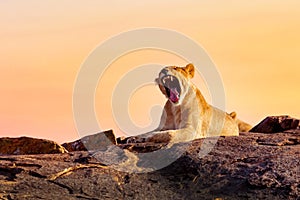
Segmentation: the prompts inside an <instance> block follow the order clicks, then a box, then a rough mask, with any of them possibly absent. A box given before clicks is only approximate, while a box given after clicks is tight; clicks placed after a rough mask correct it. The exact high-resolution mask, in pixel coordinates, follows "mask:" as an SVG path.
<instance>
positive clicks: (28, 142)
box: [0, 137, 67, 155]
mask: <svg viewBox="0 0 300 200" xmlns="http://www.w3.org/2000/svg"><path fill="white" fill-rule="evenodd" d="M66 152H67V151H66V149H65V148H64V147H62V146H61V145H59V144H57V143H56V142H53V141H51V140H45V139H37V138H30V137H19V138H8V137H4V138H0V155H25V154H54V153H66Z"/></svg>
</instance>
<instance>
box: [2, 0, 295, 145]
mask: <svg viewBox="0 0 300 200" xmlns="http://www.w3.org/2000/svg"><path fill="white" fill-rule="evenodd" d="M0 25H1V29H0V44H1V45H0V55H1V57H0V83H1V84H0V97H1V98H0V137H18V136H29V137H38V138H45V139H51V140H54V141H57V142H59V143H62V142H66V141H72V140H75V139H78V138H80V137H81V136H82V135H81V134H82V133H79V132H78V131H77V129H76V123H75V122H74V117H73V110H72V102H73V100H72V98H73V90H74V84H75V81H76V77H77V75H78V73H79V71H80V69H81V65H82V64H83V63H84V61H85V59H86V58H87V57H88V56H89V55H90V53H91V52H92V51H93V50H94V49H95V48H96V47H97V46H99V45H100V44H101V43H102V42H104V41H106V40H107V39H109V38H111V37H112V36H114V35H117V34H120V33H122V32H126V31H130V30H133V29H139V28H145V27H157V28H161V29H169V30H174V31H177V32H179V33H181V34H184V35H186V36H187V37H189V38H191V39H193V40H194V41H196V42H197V43H198V44H199V45H201V46H202V47H203V48H204V49H205V51H206V52H207V53H208V55H209V56H210V58H211V59H212V60H213V62H214V63H215V65H216V67H217V69H218V71H219V74H220V75H221V77H222V81H223V85H224V89H225V94H226V111H227V112H231V111H236V112H237V114H238V117H239V118H240V119H242V120H244V121H247V122H249V123H250V124H252V125H255V124H257V123H258V122H260V121H261V120H262V119H263V118H265V117H266V116H269V115H290V116H293V117H296V118H300V112H299V111H300V104H299V102H300V93H299V86H300V59H299V56H300V37H299V35H300V1H298V0H287V1H280V0H264V1H261V0H253V1H246V0H230V1H223V0H210V1H203V0H194V1H192V0H187V1H179V0H172V1H171V0H165V1H158V0H152V1H136V0H131V1H127V0H112V1H101V0H100V1H93V0H89V1H79V0H72V1H71V0H59V1H57V0H56V1H55V0H51V1H50V0H44V1H38V0H27V1H21V0H19V1H17V0H11V1H8V0H3V1H1V2H0ZM99 59H101V58H99ZM186 62H187V61H186V60H184V59H182V58H180V57H178V56H176V55H174V54H171V53H167V52H163V51H158V50H140V51H136V52H132V53H129V54H127V55H124V56H122V57H120V58H119V59H117V60H116V61H115V62H113V63H112V64H111V65H110V66H109V69H108V70H107V71H106V73H105V74H104V76H103V77H102V78H101V79H99V84H98V87H97V90H96V94H95V112H96V115H97V118H98V121H99V123H101V130H106V129H113V130H114V131H115V133H116V135H119V136H120V135H123V134H124V133H123V132H122V130H121V129H122V127H118V125H117V124H116V122H115V120H114V116H113V114H112V106H111V98H112V90H113V88H114V86H115V85H116V84H117V83H118V80H119V79H120V78H122V76H124V74H126V73H127V72H128V71H130V70H132V69H134V68H136V67H138V66H141V65H145V64H149V63H159V64H161V65H178V66H184V65H185V64H187V63H186ZM191 62H192V61H191ZM198 67H199V69H201V67H203V66H198ZM200 73H201V72H200ZM148 76H153V77H154V78H155V76H156V74H151V75H148ZM194 82H195V84H197V85H198V87H199V88H200V89H201V91H202V92H203V94H204V96H205V97H206V98H207V99H208V101H210V92H209V91H208V89H207V87H206V86H205V82H203V77H201V75H197V77H196V78H195V80H194ZM165 101H166V100H165V98H164V97H163V96H162V95H161V94H160V92H159V90H158V89H157V87H156V86H155V85H154V84H153V85H147V86H144V87H141V88H140V89H139V90H137V91H135V92H134V93H133V94H132V96H131V99H130V101H129V103H128V105H127V104H124V105H123V106H128V112H129V114H130V116H131V119H132V120H133V121H134V123H136V124H137V125H139V126H141V127H147V126H148V125H149V124H151V118H150V117H149V115H150V114H149V112H150V110H151V107H152V106H153V105H163V104H164V102H165ZM126 102H127V100H126ZM121 114H122V113H120V115H121ZM156 114H157V113H156ZM151 116H152V115H151ZM159 117H160V116H157V118H159ZM85 134H89V133H85ZM134 134H136V133H133V135H134Z"/></svg>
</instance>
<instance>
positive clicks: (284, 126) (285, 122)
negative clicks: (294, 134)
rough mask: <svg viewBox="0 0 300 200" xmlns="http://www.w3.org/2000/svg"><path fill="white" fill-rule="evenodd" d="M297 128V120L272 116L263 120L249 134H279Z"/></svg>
mask: <svg viewBox="0 0 300 200" xmlns="http://www.w3.org/2000/svg"><path fill="white" fill-rule="evenodd" d="M297 128H298V129H299V128H300V124H299V119H295V118H292V117H290V116H272V117H267V118H265V119H264V120H263V121H262V122H260V123H259V124H258V125H256V126H255V127H253V128H252V129H251V130H250V131H249V132H256V133H279V132H284V131H287V130H291V129H297Z"/></svg>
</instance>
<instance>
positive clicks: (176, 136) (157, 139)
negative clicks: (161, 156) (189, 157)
mask: <svg viewBox="0 0 300 200" xmlns="http://www.w3.org/2000/svg"><path fill="white" fill-rule="evenodd" d="M194 139H196V132H195V131H193V130H191V129H179V130H167V131H159V132H154V133H152V134H151V135H149V136H148V137H146V138H145V139H144V142H154V143H170V144H174V143H178V142H188V141H192V140H194Z"/></svg>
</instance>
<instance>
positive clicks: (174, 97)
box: [161, 75, 181, 103]
mask: <svg viewBox="0 0 300 200" xmlns="http://www.w3.org/2000/svg"><path fill="white" fill-rule="evenodd" d="M161 81H162V84H163V86H164V88H165V90H166V95H167V96H168V98H169V99H170V100H171V101H172V102H173V103H177V102H178V101H179V98H180V93H181V88H180V84H179V81H178V79H177V78H176V77H175V76H172V75H166V76H164V77H162V79H161Z"/></svg>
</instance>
